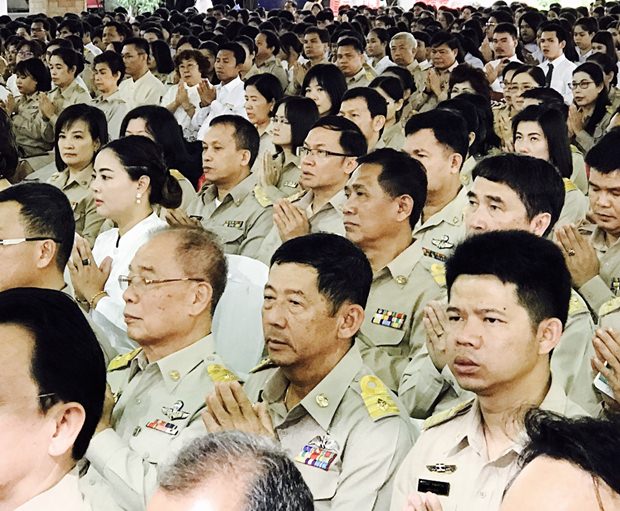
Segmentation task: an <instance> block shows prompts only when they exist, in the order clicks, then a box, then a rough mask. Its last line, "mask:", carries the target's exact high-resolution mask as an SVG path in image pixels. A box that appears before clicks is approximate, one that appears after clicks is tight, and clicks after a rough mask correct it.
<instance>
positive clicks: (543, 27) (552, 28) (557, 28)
mask: <svg viewBox="0 0 620 511" xmlns="http://www.w3.org/2000/svg"><path fill="white" fill-rule="evenodd" d="M538 32H540V33H542V32H555V36H556V37H557V38H558V41H560V42H562V41H568V34H567V33H566V30H564V27H562V25H560V24H559V23H556V22H554V21H545V22H544V23H541V24H540V26H539V27H538Z"/></svg>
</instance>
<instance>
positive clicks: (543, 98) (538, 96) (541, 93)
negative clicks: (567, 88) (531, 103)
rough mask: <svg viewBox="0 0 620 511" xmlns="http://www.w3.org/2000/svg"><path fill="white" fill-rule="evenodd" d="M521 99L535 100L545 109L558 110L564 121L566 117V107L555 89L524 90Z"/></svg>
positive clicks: (562, 98)
mask: <svg viewBox="0 0 620 511" xmlns="http://www.w3.org/2000/svg"><path fill="white" fill-rule="evenodd" d="M521 97H522V98H524V99H535V100H536V101H540V104H541V105H544V106H546V107H547V108H554V109H555V110H558V111H559V112H560V113H561V114H562V116H563V117H564V119H565V120H566V118H567V117H568V106H567V105H566V103H564V97H563V96H562V94H560V93H559V92H558V91H556V90H555V89H552V88H550V87H538V88H536V89H530V90H526V91H525V92H524V93H523V94H522V95H521Z"/></svg>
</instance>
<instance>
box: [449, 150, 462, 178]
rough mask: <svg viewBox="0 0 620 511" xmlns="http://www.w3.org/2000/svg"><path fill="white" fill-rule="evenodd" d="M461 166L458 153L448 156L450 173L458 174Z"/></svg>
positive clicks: (460, 158)
mask: <svg viewBox="0 0 620 511" xmlns="http://www.w3.org/2000/svg"><path fill="white" fill-rule="evenodd" d="M462 165H463V157H462V156H461V155H460V154H459V153H452V154H451V155H450V173H451V174H458V173H459V172H460V171H461V166H462Z"/></svg>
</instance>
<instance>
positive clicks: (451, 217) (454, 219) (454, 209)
mask: <svg viewBox="0 0 620 511" xmlns="http://www.w3.org/2000/svg"><path fill="white" fill-rule="evenodd" d="M467 203H468V198H467V189H466V188H465V187H461V189H460V190H459V193H457V194H456V197H454V199H452V200H451V201H450V202H448V204H446V205H445V206H444V207H443V208H442V209H441V210H439V211H437V213H435V214H434V215H433V216H431V217H430V218H429V219H427V220H426V222H424V223H423V224H420V223H419V222H418V225H417V226H416V231H417V230H418V228H427V227H432V226H435V225H439V224H440V223H441V222H446V223H448V224H450V225H459V224H460V223H462V222H463V212H464V210H465V207H466V206H467ZM420 222H421V220H420ZM414 232H415V231H414Z"/></svg>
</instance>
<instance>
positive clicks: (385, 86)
mask: <svg viewBox="0 0 620 511" xmlns="http://www.w3.org/2000/svg"><path fill="white" fill-rule="evenodd" d="M369 87H371V88H373V89H375V90H377V89H381V90H382V91H383V92H384V93H385V94H387V95H388V96H389V97H390V98H391V99H392V101H394V102H395V103H396V102H398V101H401V100H403V99H404V97H405V91H404V90H403V85H402V83H401V81H400V80H399V79H398V78H396V77H395V76H385V75H381V76H377V77H376V78H375V79H374V80H373V81H372V82H370V85H369ZM401 114H402V108H401V110H399V111H398V112H396V120H397V121H399V120H400V116H401Z"/></svg>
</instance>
